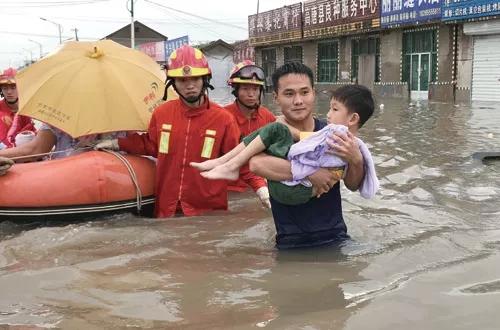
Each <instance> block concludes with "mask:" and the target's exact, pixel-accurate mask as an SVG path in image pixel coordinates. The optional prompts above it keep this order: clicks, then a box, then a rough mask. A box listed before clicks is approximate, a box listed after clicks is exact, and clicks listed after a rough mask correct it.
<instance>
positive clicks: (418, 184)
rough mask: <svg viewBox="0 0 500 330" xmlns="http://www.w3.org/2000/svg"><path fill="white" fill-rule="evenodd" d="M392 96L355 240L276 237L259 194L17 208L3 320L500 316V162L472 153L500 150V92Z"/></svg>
mask: <svg viewBox="0 0 500 330" xmlns="http://www.w3.org/2000/svg"><path fill="white" fill-rule="evenodd" d="M225 92H227V91H219V93H215V94H213V98H214V99H216V100H218V101H224V100H226V101H227V100H229V97H228V96H227V95H228V94H224V93H225ZM377 101H378V103H379V104H383V106H377V110H376V113H375V115H374V117H373V118H372V119H371V120H370V121H369V122H368V123H367V124H366V126H365V127H363V128H362V129H361V132H360V133H361V134H360V138H362V139H363V140H364V141H365V142H366V143H367V144H368V145H369V146H370V148H371V152H372V154H373V155H374V160H375V163H376V168H377V171H378V176H379V179H380V182H381V189H380V191H379V193H378V194H377V196H376V197H375V198H374V199H373V200H365V199H363V198H361V197H360V196H359V195H358V193H353V192H349V191H347V189H345V187H342V196H343V207H344V217H345V220H346V223H347V226H348V228H349V234H350V236H351V240H349V241H347V242H345V243H343V244H342V245H341V246H338V247H330V248H322V249H309V250H294V251H286V252H282V251H277V250H276V249H275V247H274V234H275V229H274V224H273V221H272V218H271V214H270V212H269V211H266V210H265V209H263V208H262V207H261V206H260V203H259V202H258V201H257V200H256V198H255V197H254V195H253V194H252V193H250V192H248V193H243V194H233V195H231V200H230V210H229V211H228V212H216V213H211V214H209V215H206V216H202V217H193V218H174V219H168V220H154V219H147V218H140V217H136V216H133V215H131V214H122V215H116V216H110V217H107V218H104V219H103V218H100V219H91V221H85V222H69V223H68V224H61V223H57V224H54V223H50V222H48V223H36V221H35V220H36V219H33V220H34V221H35V223H23V224H18V223H14V222H11V221H5V222H2V223H0V329H45V328H60V329H221V328H228V329H257V328H264V329H395V330H396V329H397V330H399V329H405V330H409V329H492V330H493V329H500V315H499V308H500V160H497V161H489V162H486V163H485V164H483V163H481V162H478V161H474V160H473V159H472V157H471V155H472V154H473V153H474V152H478V151H500V105H498V104H488V103H477V104H473V105H472V106H463V105H453V104H444V103H428V102H427V101H420V102H416V101H412V102H409V101H407V100H398V99H379V100H377ZM222 103H224V102H222ZM266 103H267V104H269V105H270V107H271V108H273V109H275V107H274V106H273V105H272V103H271V101H270V99H269V97H266ZM327 104H328V100H327V98H326V97H325V96H324V95H320V96H319V100H318V116H320V117H324V116H325V114H326V111H327V108H328V106H327ZM1 193H6V192H1Z"/></svg>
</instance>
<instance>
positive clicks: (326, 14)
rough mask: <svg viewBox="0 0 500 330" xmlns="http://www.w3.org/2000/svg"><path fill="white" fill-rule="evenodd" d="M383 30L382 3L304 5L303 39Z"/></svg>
mask: <svg viewBox="0 0 500 330" xmlns="http://www.w3.org/2000/svg"><path fill="white" fill-rule="evenodd" d="M379 27H380V0H316V1H309V2H305V3H304V38H311V37H322V36H329V35H341V34H350V33H358V32H366V31H370V30H373V29H376V28H379Z"/></svg>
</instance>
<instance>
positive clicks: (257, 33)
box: [248, 3, 302, 46]
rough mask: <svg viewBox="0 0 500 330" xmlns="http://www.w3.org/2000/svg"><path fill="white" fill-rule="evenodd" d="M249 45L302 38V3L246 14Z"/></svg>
mask: <svg viewBox="0 0 500 330" xmlns="http://www.w3.org/2000/svg"><path fill="white" fill-rule="evenodd" d="M248 35H249V41H250V45H252V46H254V45H259V44H265V43H268V42H277V41H278V42H279V41H291V40H295V39H300V38H302V4H301V3H296V4H293V5H290V6H284V7H281V8H277V9H273V10H270V11H266V12H263V13H259V14H255V15H250V16H248Z"/></svg>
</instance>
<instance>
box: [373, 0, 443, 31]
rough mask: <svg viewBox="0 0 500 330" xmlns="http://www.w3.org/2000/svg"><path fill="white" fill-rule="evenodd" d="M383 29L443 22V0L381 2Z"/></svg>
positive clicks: (387, 0)
mask: <svg viewBox="0 0 500 330" xmlns="http://www.w3.org/2000/svg"><path fill="white" fill-rule="evenodd" d="M381 1H382V12H381V15H380V23H381V25H382V27H394V26H399V25H406V24H413V25H416V24H421V23H427V22H431V21H439V20H441V5H442V2H443V0H381Z"/></svg>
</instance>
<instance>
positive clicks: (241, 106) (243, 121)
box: [224, 60, 276, 207]
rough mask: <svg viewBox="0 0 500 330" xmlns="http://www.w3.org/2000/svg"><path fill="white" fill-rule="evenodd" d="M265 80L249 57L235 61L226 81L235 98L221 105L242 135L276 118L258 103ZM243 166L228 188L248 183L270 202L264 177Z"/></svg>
mask: <svg viewBox="0 0 500 330" xmlns="http://www.w3.org/2000/svg"><path fill="white" fill-rule="evenodd" d="M264 81H265V75H264V70H262V68H261V67H259V66H257V65H255V63H254V62H252V61H250V60H245V61H243V62H240V63H238V64H237V65H236V66H235V67H234V68H233V70H232V71H231V75H230V76H229V80H228V84H229V86H231V87H232V88H233V92H232V93H233V95H234V96H235V97H236V99H235V101H234V102H233V103H231V104H228V105H226V106H225V107H224V108H225V109H226V110H228V111H229V112H230V113H231V114H232V115H233V117H234V118H235V119H236V122H237V123H238V127H239V128H240V134H241V137H245V136H247V135H249V134H250V133H252V132H253V131H255V130H257V129H259V128H261V127H262V126H265V125H267V124H269V123H272V122H274V121H275V120H276V118H275V117H274V115H273V114H272V113H271V111H269V109H267V108H266V107H264V106H262V105H261V98H262V94H263V92H264ZM242 169H243V170H242V171H241V172H240V178H239V179H238V180H237V181H234V182H231V183H230V184H229V187H228V190H231V191H237V192H242V191H245V190H246V189H247V187H248V186H250V187H251V188H252V189H253V190H254V191H255V192H256V193H257V195H258V196H259V198H260V199H261V201H262V202H263V204H264V205H266V204H267V203H268V201H269V197H268V196H269V191H268V190H267V185H266V180H265V179H263V178H261V177H259V176H257V175H255V174H253V173H252V172H250V171H249V169H248V165H245V166H244V167H243V168H242ZM266 196H267V198H266ZM266 206H268V207H270V205H266Z"/></svg>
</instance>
